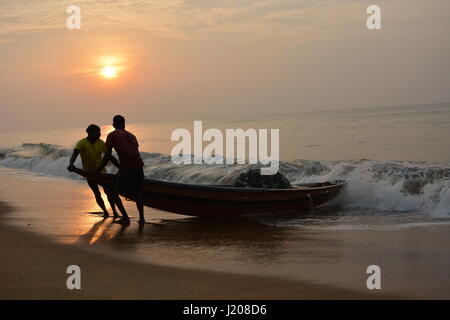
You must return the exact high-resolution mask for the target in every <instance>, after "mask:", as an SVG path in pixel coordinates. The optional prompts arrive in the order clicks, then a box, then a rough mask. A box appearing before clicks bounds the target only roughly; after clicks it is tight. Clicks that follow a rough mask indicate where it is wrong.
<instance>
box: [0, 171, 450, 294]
mask: <svg viewBox="0 0 450 320" xmlns="http://www.w3.org/2000/svg"><path fill="white" fill-rule="evenodd" d="M0 174H1V178H2V181H4V182H5V183H4V184H2V187H1V188H0V189H1V193H0V194H1V195H2V198H1V200H8V204H13V206H14V207H12V206H10V205H7V204H5V203H2V205H1V210H2V213H1V214H2V219H1V225H0V238H1V239H0V248H1V255H2V263H1V265H0V268H1V271H0V279H1V284H2V286H1V289H0V298H2V299H380V298H382V299H384V298H394V299H412V298H418V299H448V298H450V291H449V288H450V283H449V278H448V270H449V269H450V265H449V264H450V261H449V259H448V251H449V249H448V246H447V245H446V244H447V243H448V242H449V240H450V239H449V237H450V232H449V231H450V228H449V227H448V225H446V224H443V225H440V224H428V225H427V224H425V225H418V226H415V225H411V226H409V227H399V228H394V229H389V228H388V229H386V228H381V229H378V230H377V229H376V228H368V229H361V228H356V229H354V230H346V228H344V230H340V228H329V229H323V228H319V229H311V230H310V229H307V228H305V229H298V228H296V227H290V226H287V227H282V226H270V225H267V224H264V223H261V222H259V221H253V220H245V219H242V220H238V221H236V220H234V221H229V222H227V221H222V222H218V221H203V220H201V219H200V220H199V219H186V218H183V217H182V216H179V215H172V217H171V218H169V217H170V216H171V214H168V213H164V212H162V211H158V210H152V209H149V208H147V211H146V217H147V221H148V224H146V225H145V226H141V227H140V226H139V225H138V224H137V223H136V222H135V221H136V219H137V217H136V212H135V210H133V206H132V203H129V202H126V206H127V209H128V210H129V212H130V213H131V218H132V223H131V225H130V226H128V227H122V226H120V225H118V224H114V223H112V219H103V218H102V217H101V216H100V215H99V214H97V213H96V212H95V211H94V212H91V211H88V210H90V209H91V208H95V202H94V203H93V199H91V195H90V194H89V193H86V186H85V185H84V183H82V182H67V181H66V182H65V183H64V180H63V179H61V178H47V177H35V176H30V175H29V174H27V173H23V172H11V171H10V170H9V171H8V170H7V171H5V170H2V172H0ZM18 190H20V193H19V192H18ZM49 194H52V195H53V197H50V196H49ZM24 199H26V201H23V200H24ZM327 224H328V225H329V222H327ZM74 264H75V265H78V266H80V268H81V272H82V282H81V283H82V289H81V290H68V289H67V288H66V279H67V277H68V274H66V268H67V267H68V266H69V265H74ZM369 265H379V266H380V268H381V271H382V281H381V290H369V289H368V288H367V286H366V280H367V278H368V276H369V275H368V274H367V273H366V268H367V267H368V266H369Z"/></svg>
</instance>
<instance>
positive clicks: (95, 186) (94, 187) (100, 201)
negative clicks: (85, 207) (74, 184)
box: [88, 180, 109, 217]
mask: <svg viewBox="0 0 450 320" xmlns="http://www.w3.org/2000/svg"><path fill="white" fill-rule="evenodd" d="M88 185H89V187H90V188H91V190H92V192H93V193H94V196H95V201H97V204H98V206H99V207H100V208H101V209H102V211H103V216H104V217H109V213H108V210H106V207H105V202H104V201H103V199H102V194H101V193H100V189H99V188H98V184H97V183H95V182H93V181H89V180H88Z"/></svg>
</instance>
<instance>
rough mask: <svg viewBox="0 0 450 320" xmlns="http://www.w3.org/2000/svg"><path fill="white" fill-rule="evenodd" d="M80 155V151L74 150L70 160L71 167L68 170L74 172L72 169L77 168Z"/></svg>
mask: <svg viewBox="0 0 450 320" xmlns="http://www.w3.org/2000/svg"><path fill="white" fill-rule="evenodd" d="M79 154H80V150H78V149H73V152H72V156H71V157H70V160H69V167H68V168H67V170H69V171H72V169H74V168H75V160H76V159H77V157H78V155H79Z"/></svg>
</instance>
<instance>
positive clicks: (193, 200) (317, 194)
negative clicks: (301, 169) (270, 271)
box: [74, 169, 345, 218]
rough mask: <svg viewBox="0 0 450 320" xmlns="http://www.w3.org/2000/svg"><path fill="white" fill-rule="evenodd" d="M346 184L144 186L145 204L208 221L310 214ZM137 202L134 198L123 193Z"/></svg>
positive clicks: (109, 181) (103, 179)
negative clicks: (271, 215)
mask: <svg viewBox="0 0 450 320" xmlns="http://www.w3.org/2000/svg"><path fill="white" fill-rule="evenodd" d="M74 172H76V173H78V174H79V175H81V176H83V177H86V178H91V179H92V178H93V177H94V176H93V174H92V173H91V172H88V171H84V170H81V169H75V170H74ZM97 181H98V184H100V185H102V186H104V187H109V188H111V187H114V186H115V181H116V175H114V174H110V173H101V174H99V175H98V176H97ZM344 186H345V182H344V181H336V182H325V183H312V184H302V185H295V187H294V188H293V189H264V188H236V187H230V186H221V185H193V184H185V183H176V182H168V181H160V180H153V179H145V180H144V182H143V184H142V195H143V198H144V204H145V205H146V206H148V207H152V208H156V209H160V210H165V211H169V212H174V213H178V214H183V215H188V216H197V217H205V218H226V217H235V216H243V215H260V214H280V213H307V212H310V211H311V210H313V209H314V208H315V207H317V206H319V205H321V204H323V203H325V202H327V201H329V200H331V199H333V198H335V197H336V196H337V194H338V193H339V191H340V190H341V189H342V188H343V187H344ZM121 195H122V196H124V197H126V198H129V199H131V200H134V196H133V195H131V194H127V193H121Z"/></svg>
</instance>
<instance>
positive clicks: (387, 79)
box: [0, 0, 450, 132]
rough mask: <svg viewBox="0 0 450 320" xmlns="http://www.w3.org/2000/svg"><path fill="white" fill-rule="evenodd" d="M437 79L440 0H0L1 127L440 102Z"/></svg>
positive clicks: (442, 42)
mask: <svg viewBox="0 0 450 320" xmlns="http://www.w3.org/2000/svg"><path fill="white" fill-rule="evenodd" d="M372 4H376V5H379V6H380V8H381V22H382V29H381V30H368V29H367V27H366V19H367V18H368V16H369V15H368V14H367V13H366V9H367V7H368V6H369V5H372ZM70 5H78V6H79V7H80V9H81V28H80V29H79V30H69V29H67V27H66V20H67V18H68V17H69V14H67V13H66V9H67V7H68V6H70ZM107 66H113V68H115V69H114V72H113V73H115V74H114V77H113V78H107V77H105V76H104V75H102V70H103V71H104V68H105V67H107ZM449 83H450V1H448V0H426V1H425V0H420V1H419V0H370V1H365V0H335V1H329V0H164V1H162V0H145V1H144V0H97V1H94V0H78V1H76V0H69V1H66V0H53V1H51V0H39V1H35V0H0V108H1V117H0V132H8V131H23V130H38V129H39V130H40V129H47V128H49V129H50V128H64V127H83V126H85V125H86V123H91V122H96V123H99V124H107V123H110V121H111V117H112V116H113V115H115V114H118V113H120V114H124V115H125V116H126V117H127V119H128V121H130V122H141V123H142V122H158V121H177V120H186V119H192V120H194V119H196V120H202V119H210V118H221V117H238V118H239V117H241V116H242V117H248V116H251V115H263V114H264V115H265V114H279V113H293V112H302V111H314V110H328V109H349V108H368V107H377V106H398V105H417V104H432V103H442V102H449V101H450V90H449V89H450V87H449Z"/></svg>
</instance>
